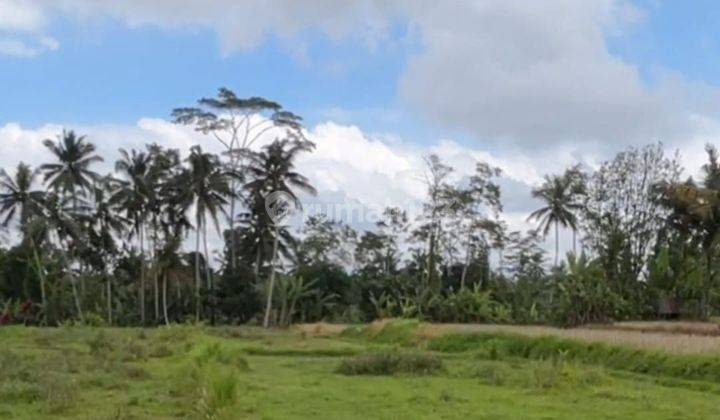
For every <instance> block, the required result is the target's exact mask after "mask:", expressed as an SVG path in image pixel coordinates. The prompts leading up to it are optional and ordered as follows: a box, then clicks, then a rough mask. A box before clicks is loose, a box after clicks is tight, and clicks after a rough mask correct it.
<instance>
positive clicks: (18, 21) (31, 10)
mask: <svg viewBox="0 0 720 420" xmlns="http://www.w3.org/2000/svg"><path fill="white" fill-rule="evenodd" d="M46 21H47V19H46V16H45V12H44V10H43V8H42V7H41V5H40V4H38V3H37V2H34V1H28V0H0V31H19V32H37V31H39V30H41V29H42V28H43V26H45V24H46Z"/></svg>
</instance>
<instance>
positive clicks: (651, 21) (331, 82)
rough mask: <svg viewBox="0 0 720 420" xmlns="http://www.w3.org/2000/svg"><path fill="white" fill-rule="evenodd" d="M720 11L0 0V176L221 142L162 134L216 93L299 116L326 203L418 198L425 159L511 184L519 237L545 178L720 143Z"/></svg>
mask: <svg viewBox="0 0 720 420" xmlns="http://www.w3.org/2000/svg"><path fill="white" fill-rule="evenodd" d="M719 18H720V4H719V3H717V2H714V1H709V0H704V1H693V2H680V1H655V0H635V1H631V0H557V1H534V2H528V1H526V0H463V1H451V2H436V1H430V0H415V1H405V0H386V1H383V2H366V1H362V0H347V1H344V2H332V1H330V2H329V1H325V0H308V1H304V2H295V1H291V0H245V1H243V2H236V1H233V0H212V1H208V0H104V1H102V2H98V1H94V0H64V1H63V2H50V1H46V0H0V166H2V167H7V166H10V165H15V164H16V163H17V161H18V160H26V161H29V162H30V163H31V164H37V163H39V162H42V159H45V158H46V156H45V155H44V150H43V147H42V144H41V142H42V140H43V139H44V138H48V137H52V136H54V135H55V134H57V132H58V131H59V130H60V129H61V128H62V127H67V128H75V129H78V130H81V131H82V133H83V134H88V136H89V138H91V139H92V140H93V141H95V142H97V143H98V144H99V146H100V148H101V151H102V152H103V153H105V154H106V155H109V156H108V160H110V161H111V160H112V154H113V153H116V150H117V148H119V147H137V146H142V143H144V142H150V141H153V142H160V143H166V144H168V145H171V146H173V147H182V148H187V147H188V146H189V145H190V144H193V143H195V142H197V143H202V144H204V145H206V146H207V147H212V141H211V140H209V139H207V138H202V137H201V136H200V135H198V134H197V133H193V132H192V131H191V130H187V129H182V128H180V127H176V126H173V125H172V124H171V123H170V122H169V121H168V118H169V114H170V111H171V110H172V109H173V108H174V107H179V106H188V105H192V104H193V103H194V101H195V100H197V99H198V98H200V97H204V96H211V95H213V94H214V92H215V91H216V89H217V88H218V87H221V86H226V87H229V88H231V89H233V90H235V91H236V92H237V93H238V94H239V95H241V96H254V95H258V96H264V97H267V98H269V99H273V100H275V101H278V102H280V103H282V104H283V105H284V106H285V107H286V108H287V109H290V110H292V111H294V112H296V113H298V114H300V115H302V116H303V117H304V118H305V121H306V127H307V129H308V133H309V135H310V136H311V137H312V138H313V140H314V141H315V142H316V143H317V144H318V147H317V150H316V151H315V153H314V154H313V155H312V156H308V157H307V158H305V159H303V161H302V162H300V169H301V170H302V171H303V172H304V173H307V174H308V176H309V177H310V179H311V180H312V181H313V182H314V183H315V184H316V186H317V187H318V190H319V191H320V197H319V200H320V201H322V200H326V201H327V200H330V201H332V200H338V199H339V198H338V197H341V198H342V199H343V200H347V201H352V202H355V203H358V204H359V205H362V206H365V207H374V208H377V207H381V206H384V205H388V204H397V205H402V204H403V203H405V204H407V203H416V202H417V200H418V199H421V198H422V194H423V186H422V183H421V182H420V181H419V180H420V179H421V175H422V171H423V160H422V157H423V156H424V155H427V154H429V153H435V154H438V155H439V156H440V157H441V158H442V159H443V160H445V161H446V162H448V163H450V164H451V165H453V166H454V167H455V168H456V169H457V170H456V172H457V176H458V177H463V176H466V175H468V174H469V173H470V172H472V170H473V168H474V164H475V162H476V161H478V160H484V161H487V162H489V163H491V164H494V165H496V166H499V167H501V168H502V169H503V171H504V178H503V185H504V188H505V190H504V197H505V198H504V200H505V207H506V209H507V210H508V211H506V214H505V217H506V218H507V221H508V223H510V225H511V226H512V227H513V228H518V229H522V228H525V227H527V223H525V218H526V216H527V214H528V212H529V211H532V209H533V208H534V207H535V206H536V205H537V203H535V202H534V201H533V199H531V198H530V196H529V191H530V189H531V187H532V186H533V185H536V184H537V183H538V182H540V181H541V179H542V176H543V175H545V174H547V173H552V172H558V171H561V170H563V169H564V168H565V167H567V166H569V165H572V164H576V163H583V164H586V165H588V166H589V167H592V166H594V165H597V164H598V163H599V162H601V161H602V160H605V159H608V158H609V157H611V156H612V155H613V154H614V153H616V152H618V151H619V150H622V149H623V148H625V147H628V146H638V145H642V144H647V143H649V142H655V141H658V140H661V141H663V142H664V144H665V145H666V146H667V148H668V150H669V151H670V150H673V149H674V148H680V149H681V152H682V156H683V163H684V164H685V165H686V167H688V172H689V173H690V174H692V173H693V170H696V169H697V168H698V167H699V165H700V164H701V163H702V161H703V159H704V155H703V145H704V144H705V143H706V142H714V141H717V139H718V138H720V114H718V110H720V90H718V86H720V60H718V57H720V27H719V26H718V25H717V22H718V21H719V20H720V19H719Z"/></svg>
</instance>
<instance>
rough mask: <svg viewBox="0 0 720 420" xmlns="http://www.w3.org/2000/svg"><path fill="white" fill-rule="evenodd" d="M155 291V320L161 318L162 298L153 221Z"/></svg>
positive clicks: (155, 230)
mask: <svg viewBox="0 0 720 420" xmlns="http://www.w3.org/2000/svg"><path fill="white" fill-rule="evenodd" d="M152 255H153V292H154V298H155V302H154V303H155V322H156V323H157V322H158V321H159V320H160V298H159V292H158V256H157V224H156V222H155V221H153V250H152Z"/></svg>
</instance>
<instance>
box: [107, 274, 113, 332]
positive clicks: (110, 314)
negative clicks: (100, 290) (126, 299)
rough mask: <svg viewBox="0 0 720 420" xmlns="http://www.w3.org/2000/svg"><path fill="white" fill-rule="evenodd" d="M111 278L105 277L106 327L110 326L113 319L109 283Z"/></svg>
mask: <svg viewBox="0 0 720 420" xmlns="http://www.w3.org/2000/svg"><path fill="white" fill-rule="evenodd" d="M111 278H112V276H108V277H107V311H108V316H107V318H108V325H112V323H113V319H112V283H111Z"/></svg>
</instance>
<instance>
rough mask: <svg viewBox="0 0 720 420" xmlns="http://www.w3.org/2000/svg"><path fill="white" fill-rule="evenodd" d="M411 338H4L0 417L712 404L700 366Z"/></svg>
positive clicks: (382, 329)
mask: <svg viewBox="0 0 720 420" xmlns="http://www.w3.org/2000/svg"><path fill="white" fill-rule="evenodd" d="M419 327H420V325H419V324H418V323H413V322H408V321H401V322H388V323H384V324H383V325H371V326H367V327H357V328H355V327H352V328H351V329H349V330H348V331H347V332H345V333H343V334H342V335H339V336H334V337H330V338H322V337H315V336H312V334H308V333H303V332H300V331H293V330H288V331H265V330H261V329H258V328H248V327H241V328H231V327H218V328H210V327H194V326H172V327H161V328H157V329H144V330H139V329H112V328H90V327H62V328H56V329H47V328H28V327H6V328H2V329H0V343H2V344H0V371H1V372H2V373H3V374H2V375H1V376H0V401H2V403H1V404H0V417H2V418H9V419H35V418H48V417H52V418H93V419H144V418H158V419H163V418H166V419H172V418H191V419H195V418H196V419H237V418H250V419H252V418H258V419H259V418H263V419H295V418H297V419H302V418H317V417H318V416H321V417H325V418H351V419H352V418H357V419H365V418H400V417H408V418H428V419H429V418H438V417H443V418H467V417H474V418H500V419H503V418H505V419H514V418H538V419H541V418H568V419H569V418H577V415H578V413H582V415H583V418H589V419H595V418H597V419H600V418H643V419H668V418H698V419H700V418H711V417H712V416H713V415H714V413H716V412H717V405H718V403H720V386H718V385H717V378H716V377H715V376H714V375H715V373H714V372H716V371H714V370H713V369H714V368H713V366H714V365H712V364H707V365H706V368H707V369H708V373H707V375H705V374H699V373H698V372H699V371H695V370H693V369H695V367H696V366H701V363H700V361H701V360H704V359H702V358H689V357H676V356H670V355H664V357H662V358H661V357H660V355H655V354H653V353H647V352H641V351H630V350H627V349H622V348H615V347H610V346H594V345H586V344H580V343H576V342H571V341H567V340H557V339H546V338H527V337H519V336H514V335H500V334H495V335H488V334H485V335H478V334H469V335H447V336H442V337H436V338H422V337H420V336H419V335H418V334H417V333H418V332H419V330H420V329H419ZM399 332H402V333H399ZM392 337H395V338H392ZM394 340H397V341H394ZM612 355H616V356H615V359H613V357H612ZM709 360H710V359H709V358H708V359H707V361H709ZM643 363H646V364H647V368H646V369H645V370H644V372H645V373H638V372H643V369H640V368H638V366H640V365H642V364H643ZM683 369H688V370H687V371H684V370H683Z"/></svg>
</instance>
